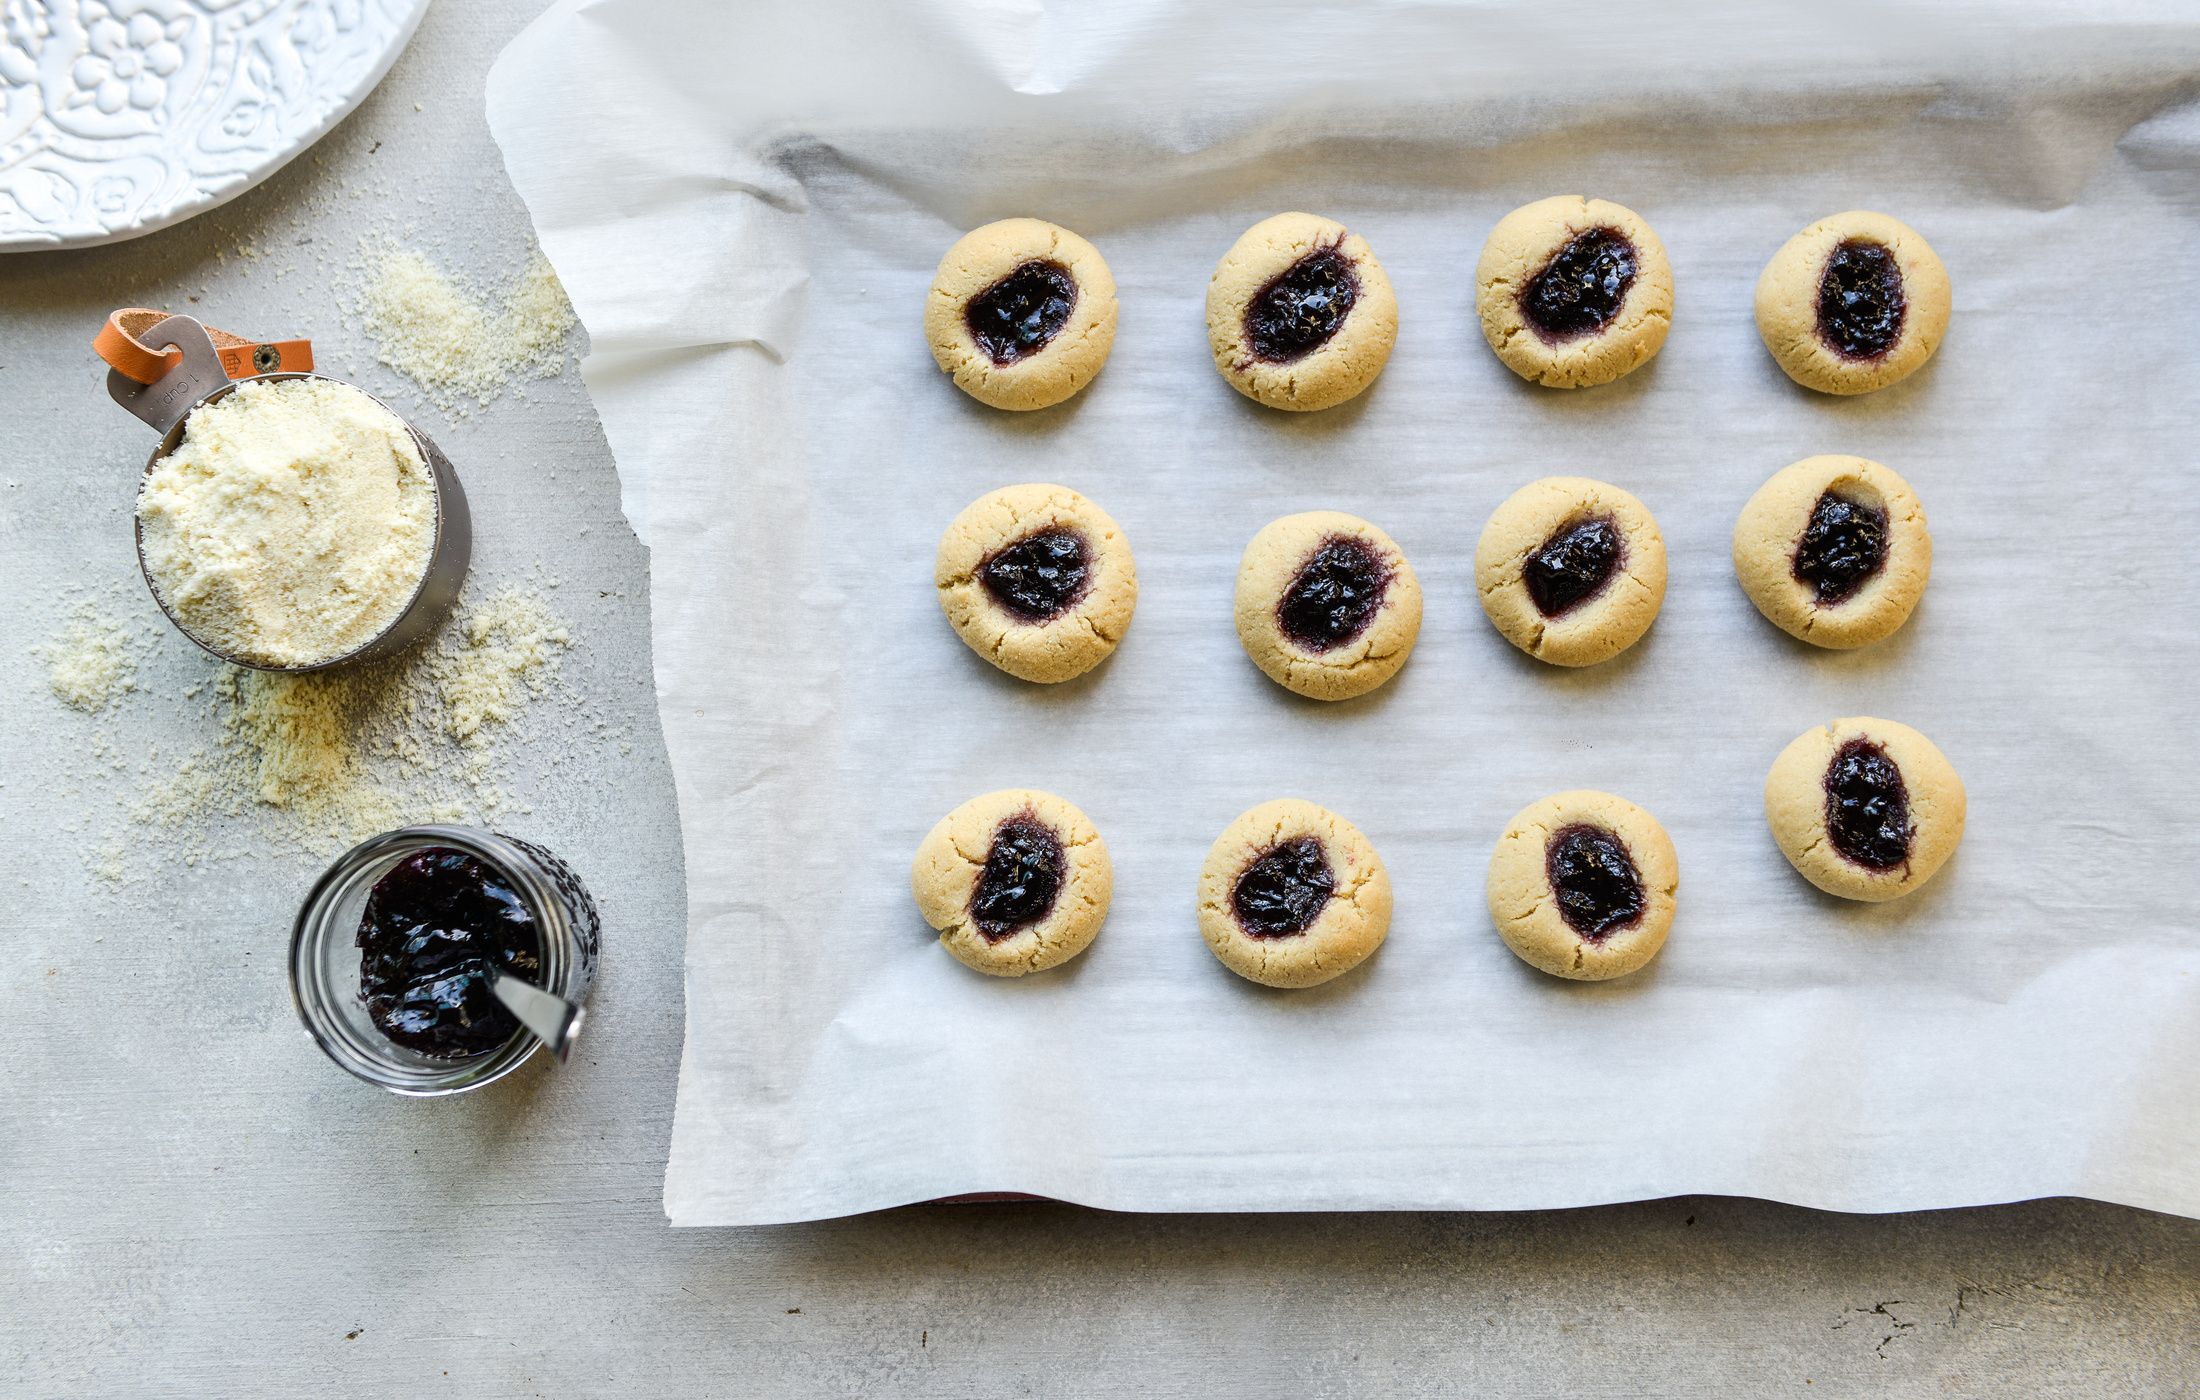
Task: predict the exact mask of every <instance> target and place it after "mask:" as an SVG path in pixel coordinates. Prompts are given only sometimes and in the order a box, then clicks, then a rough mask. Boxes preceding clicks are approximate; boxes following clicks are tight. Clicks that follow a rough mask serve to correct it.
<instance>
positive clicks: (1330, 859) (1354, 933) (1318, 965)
mask: <svg viewBox="0 0 2200 1400" xmlns="http://www.w3.org/2000/svg"><path fill="white" fill-rule="evenodd" d="M1199 931H1200V934H1201V936H1202V937H1204V938H1205V939H1206V940H1207V946H1208V948H1209V949H1211V950H1212V951H1213V952H1214V955H1215V956H1216V957H1217V958H1219V959H1221V960H1222V965H1223V966H1224V967H1227V968H1229V969H1230V970H1231V971H1232V972H1234V973H1236V974H1237V975H1238V976H1240V977H1244V978H1248V979H1250V980H1252V981H1255V982H1259V983H1262V984H1264V985H1266V986H1270V987H1312V986H1315V985H1316V984H1318V983H1322V982H1327V981H1328V980H1329V979H1330V978H1332V977H1337V976H1340V975H1342V974H1343V973H1346V972H1349V971H1351V970H1352V969H1353V968H1355V967H1357V966H1359V965H1360V963H1361V962H1363V961H1365V960H1366V958H1367V956H1368V954H1370V953H1372V952H1374V951H1375V950H1376V949H1377V948H1379V947H1381V946H1382V942H1383V939H1384V937H1385V936H1387V935H1388V934H1389V932H1390V874H1389V872H1387V871H1386V870H1384V869H1383V862H1382V860H1381V858H1380V857H1378V856H1377V855H1376V854H1375V848H1374V847H1373V846H1371V845H1369V844H1368V842H1367V838H1366V837H1365V836H1362V835H1361V834H1360V829H1359V828H1358V827H1356V826H1354V825H1353V824H1352V823H1350V822H1348V821H1346V820H1345V819H1344V818H1343V817H1340V816H1338V815H1337V814H1336V813H1335V812H1331V811H1327V810H1324V809H1323V808H1320V807H1317V806H1315V805H1314V804H1313V803H1311V802H1301V801H1298V800H1296V799H1293V798H1286V799H1283V800H1281V801H1276V802H1264V803H1262V804H1261V805H1260V806H1258V807H1255V808H1254V809H1253V810H1251V811H1250V812H1247V813H1245V814H1244V815H1243V816H1240V817H1239V818H1238V819H1237V820H1236V821H1234V822H1231V823H1230V825H1229V826H1228V827H1227V828H1226V829H1225V830H1224V831H1223V833H1222V835H1221V836H1219V837H1217V838H1216V840H1215V844H1214V847H1213V849H1211V850H1209V851H1208V852H1207V864H1206V867H1205V868H1204V869H1202V870H1201V871H1200V874H1199Z"/></svg>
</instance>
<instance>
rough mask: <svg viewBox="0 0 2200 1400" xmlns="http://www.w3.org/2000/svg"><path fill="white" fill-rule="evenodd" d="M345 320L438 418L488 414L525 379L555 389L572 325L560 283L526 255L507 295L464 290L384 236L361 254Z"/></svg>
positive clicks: (370, 240) (543, 263)
mask: <svg viewBox="0 0 2200 1400" xmlns="http://www.w3.org/2000/svg"><path fill="white" fill-rule="evenodd" d="M354 272H355V275H356V285H355V287H354V291H353V293H352V296H351V298H350V304H349V305H348V307H347V310H348V312H349V314H350V319H351V321H352V323H353V325H354V326H355V327H356V328H357V329H359V330H362V331H365V332H366V334H367V335H368V337H369V338H370V339H372V340H373V341H374V345H375V356H376V358H378V359H380V360H381V361H382V363H383V364H385V365H388V366H389V367H390V368H391V369H394V370H396V371H397V372H398V373H400V374H402V375H404V376H405V377H406V378H408V379H410V380H412V381H413V382H414V383H415V384H417V385H419V386H420V388H421V391H422V392H423V393H424V394H425V395H426V396H427V397H428V398H429V400H431V401H432V402H433V403H434V404H435V405H436V406H437V407H439V408H441V409H442V410H443V411H444V412H446V413H451V414H457V415H463V414H464V412H465V411H466V406H467V405H468V404H473V405H486V404H488V403H490V402H491V401H493V400H495V399H496V398H497V397H499V396H500V395H502V394H504V393H505V392H507V391H511V390H516V389H518V388H519V386H521V385H522V384H523V383H524V382H525V381H527V380H529V379H555V378H556V377H557V376H558V375H560V374H563V373H564V372H565V367H566V364H567V362H568V360H569V359H570V356H569V354H568V353H567V342H568V340H569V339H570V338H571V336H572V333H573V328H574V326H575V325H577V324H578V321H577V320H576V318H575V317H574V315H573V306H572V303H571V302H569V301H567V300H566V297H565V288H564V287H563V286H561V285H559V282H558V275H557V273H555V272H553V271H552V270H551V268H550V264H549V261H548V260H547V259H545V258H544V257H543V256H542V254H541V253H540V252H534V253H532V254H531V256H530V257H529V259H528V262H527V264H526V266H525V267H524V268H522V269H521V270H520V272H519V274H518V276H517V278H516V279H515V280H514V281H513V282H512V283H511V284H510V285H509V286H507V287H504V288H502V289H499V290H497V291H494V292H492V291H489V290H486V289H483V288H480V287H476V286H472V285H469V284H468V283H466V282H464V281H461V280H460V279H458V278H457V277H454V276H453V275H452V274H451V273H449V272H447V271H445V270H444V269H443V268H441V267H439V266H438V265H437V264H436V263H435V261H434V260H433V259H431V258H430V257H429V256H428V255H427V254H425V253H423V252H421V251H419V250H418V249H416V248H412V247H408V246H406V245H405V244H402V243H400V242H398V241H397V240H396V239H395V238H392V237H390V236H388V235H370V236H368V237H367V238H366V239H364V240H362V241H361V243H360V247H359V262H358V264H357V265H356V266H355V268H354Z"/></svg>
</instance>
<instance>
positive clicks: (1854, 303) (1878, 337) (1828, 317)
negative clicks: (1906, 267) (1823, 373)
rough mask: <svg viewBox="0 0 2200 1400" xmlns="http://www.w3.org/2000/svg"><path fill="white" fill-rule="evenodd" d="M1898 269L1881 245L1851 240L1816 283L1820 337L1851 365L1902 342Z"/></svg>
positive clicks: (1837, 250) (1836, 252) (1839, 249)
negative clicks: (1898, 341)
mask: <svg viewBox="0 0 2200 1400" xmlns="http://www.w3.org/2000/svg"><path fill="white" fill-rule="evenodd" d="M1908 306H1909V302H1908V299H1907V298H1906V297H1904V296H1903V294H1902V268H1901V267H1900V265H1898V264H1897V263H1896V262H1895V258H1894V254H1893V253H1892V252H1890V251H1888V249H1887V248H1886V246H1885V245H1884V244H1879V243H1867V242H1865V241H1863V240H1862V239H1856V238H1852V239H1850V240H1849V241H1848V242H1846V243H1843V244H1841V245H1840V246H1839V247H1837V248H1835V249H1834V250H1833V253H1832V254H1831V255H1830V256H1829V257H1827V259H1826V270H1825V272H1824V273H1823V274H1822V275H1821V276H1820V277H1819V279H1818V338H1819V339H1820V340H1822V341H1824V342H1825V343H1826V345H1827V347H1828V348H1829V349H1831V350H1833V351H1835V352H1836V353H1838V354H1841V355H1844V356H1846V357H1848V358H1849V359H1852V360H1872V359H1877V358H1878V357H1879V356H1881V355H1884V354H1886V353H1887V352H1888V351H1889V350H1891V349H1893V348H1894V343H1895V342H1896V341H1897V340H1900V339H1901V338H1902V318H1903V313H1904V312H1905V311H1906V310H1907V309H1908Z"/></svg>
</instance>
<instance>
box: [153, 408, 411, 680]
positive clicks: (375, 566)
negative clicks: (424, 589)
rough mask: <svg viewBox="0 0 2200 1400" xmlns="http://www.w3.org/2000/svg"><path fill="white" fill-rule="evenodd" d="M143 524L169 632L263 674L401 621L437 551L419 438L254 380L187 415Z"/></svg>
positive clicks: (361, 412) (158, 466)
mask: <svg viewBox="0 0 2200 1400" xmlns="http://www.w3.org/2000/svg"><path fill="white" fill-rule="evenodd" d="M137 514H138V525H139V530H140V536H141V542H142V543H141V547H142V549H143V551H144V555H145V565H146V570H147V573H148V574H149V575H150V576H151V578H152V580H153V587H154V588H155V589H156V590H158V592H159V593H160V597H161V601H162V603H163V604H165V605H166V606H167V608H168V610H169V612H170V613H171V614H173V615H174V617H175V619H176V621H177V622H178V623H179V624H180V625H181V626H182V627H183V629H184V630H185V631H187V632H189V633H190V634H191V635H192V636H193V637H195V638H197V639H198V640H199V641H200V642H202V643H203V644H205V645H206V646H209V647H211V648H213V649H214V650H216V651H218V652H221V653H222V654H224V655H226V656H229V657H231V658H233V659H235V660H238V661H245V662H249V663H252V664H255V665H260V666H277V667H297V666H312V665H316V664H319V663H321V662H324V661H333V660H335V659H336V658H338V657H340V656H344V655H347V654H348V653H350V652H353V651H356V650H358V649H359V648H360V647H362V646H365V645H366V644H367V643H368V642H370V641H372V640H373V639H374V638H375V637H376V636H377V635H379V634H380V633H381V632H382V631H383V630H384V629H385V628H387V627H388V626H390V624H392V623H394V622H395V621H396V620H397V618H398V616H399V615H400V614H402V613H403V612H404V611H405V607H406V604H407V603H409V602H410V601H411V600H412V596H413V594H414V592H415V591H417V590H418V588H419V587H420V582H421V579H422V578H423V577H424V576H425V575H426V574H427V571H428V563H429V558H430V556H431V555H432V553H433V552H434V548H435V526H436V519H435V516H436V494H435V481H434V478H433V477H432V476H431V475H430V473H429V469H428V464H427V463H426V462H425V461H424V460H423V459H422V457H421V455H420V449H419V447H418V446H417V445H416V444H415V443H414V441H413V438H412V434H411V433H410V432H408V431H407V430H406V427H405V425H404V423H403V422H402V421H401V420H399V419H398V417H397V416H396V415H395V414H393V413H391V412H390V411H389V410H388V409H386V408H384V407H382V405H380V404H378V403H376V402H375V401H374V400H373V399H372V398H370V397H369V396H368V395H367V394H365V393H364V392H362V391H361V390H358V389H354V388H352V387H351V386H350V385H348V384H340V383H337V382H335V381H334V380H328V379H277V380H264V381H251V380H248V381H246V382H244V383H241V384H239V385H238V386H237V387H236V389H235V390H234V391H232V392H231V393H229V394H227V395H225V396H224V397H222V398H220V399H217V400H215V401H214V402H212V403H208V404H204V405H202V406H200V407H199V408H196V409H194V410H192V413H191V416H190V418H188V419H187V420H186V421H185V423H184V432H183V441H182V442H181V443H179V444H178V445H177V447H176V450H175V451H174V452H171V453H170V454H168V455H167V456H166V457H163V458H161V459H160V460H159V461H157V462H155V463H154V464H153V468H152V470H151V471H150V472H148V473H147V474H146V477H145V482H144V485H143V486H142V487H140V488H139V491H138V505H137Z"/></svg>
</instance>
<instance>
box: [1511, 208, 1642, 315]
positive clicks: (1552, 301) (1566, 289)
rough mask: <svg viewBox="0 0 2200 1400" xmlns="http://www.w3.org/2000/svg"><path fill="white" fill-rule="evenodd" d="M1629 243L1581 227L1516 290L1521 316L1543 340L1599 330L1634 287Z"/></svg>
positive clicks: (1607, 231) (1613, 233) (1612, 232)
mask: <svg viewBox="0 0 2200 1400" xmlns="http://www.w3.org/2000/svg"><path fill="white" fill-rule="evenodd" d="M1636 269H1637V257H1636V254H1635V245H1634V242H1633V240H1631V239H1630V238H1628V236H1627V235H1626V234H1624V233H1621V232H1620V231H1619V230H1618V229H1616V228H1592V229H1583V230H1582V231H1581V232H1580V233H1577V234H1575V235H1574V236H1573V237H1572V238H1569V239H1567V240H1566V246H1565V247H1563V248H1560V249H1559V250H1558V251H1557V252H1556V253H1553V254H1552V255H1551V260H1550V261H1549V262H1547V263H1545V264H1543V268H1542V270H1541V271H1539V272H1537V273H1536V274H1535V276H1533V277H1531V278H1529V279H1528V285H1527V286H1526V287H1524V288H1522V289H1521V292H1520V310H1521V314H1523V315H1525V316H1526V317H1527V318H1528V324H1529V325H1532V326H1534V327H1535V328H1536V330H1538V331H1540V332H1541V333H1542V334H1543V336H1544V337H1545V338H1546V339H1550V340H1565V339H1568V338H1569V337H1572V336H1577V335H1590V334H1593V333H1595V332H1597V331H1600V330H1602V329H1604V327H1605V326H1606V325H1607V324H1608V323H1609V322H1610V321H1611V319H1612V318H1613V317H1614V316H1616V315H1618V314H1619V308H1620V305H1621V303H1623V302H1625V301H1626V300H1627V289H1628V288H1630V287H1632V286H1634V285H1635V272H1636Z"/></svg>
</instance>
